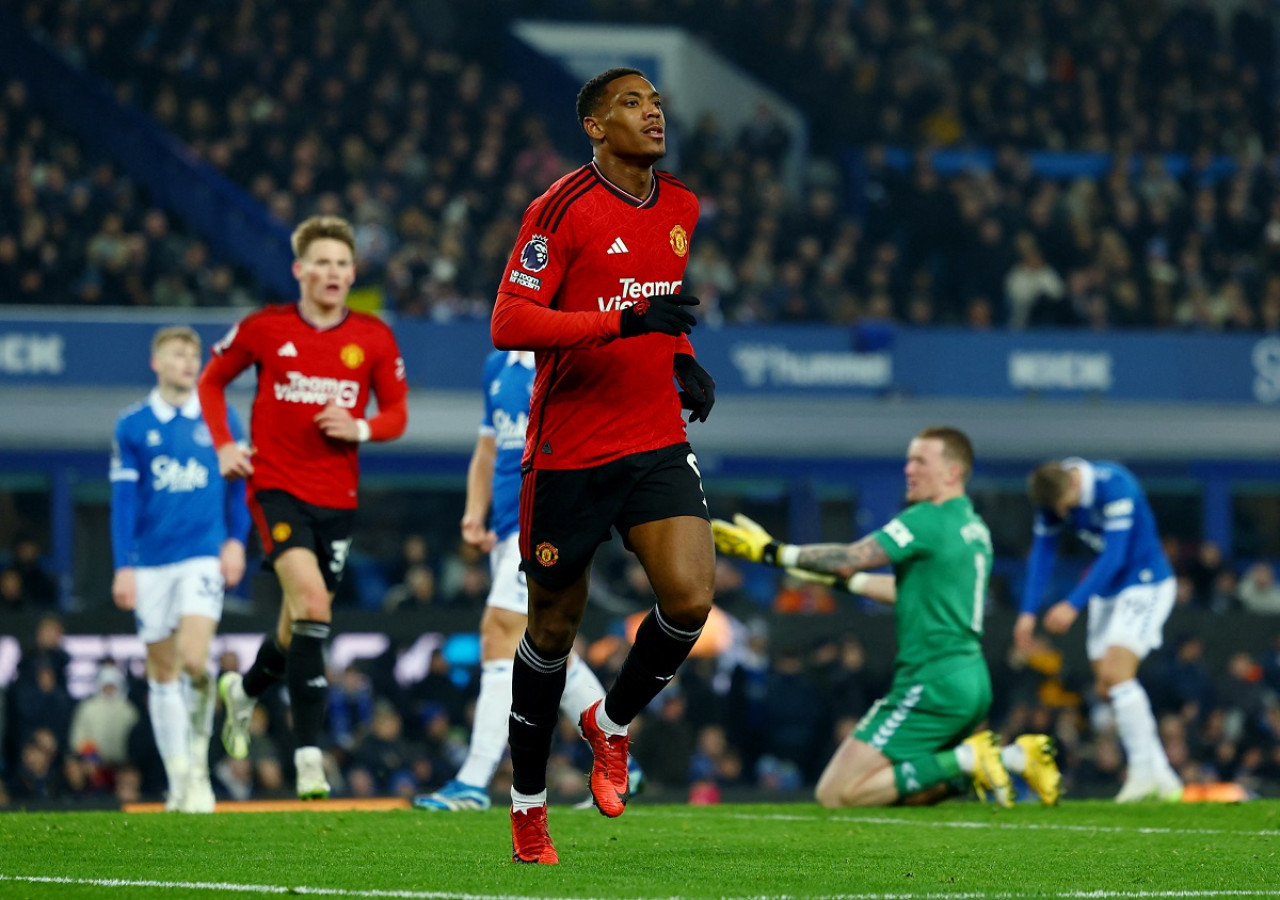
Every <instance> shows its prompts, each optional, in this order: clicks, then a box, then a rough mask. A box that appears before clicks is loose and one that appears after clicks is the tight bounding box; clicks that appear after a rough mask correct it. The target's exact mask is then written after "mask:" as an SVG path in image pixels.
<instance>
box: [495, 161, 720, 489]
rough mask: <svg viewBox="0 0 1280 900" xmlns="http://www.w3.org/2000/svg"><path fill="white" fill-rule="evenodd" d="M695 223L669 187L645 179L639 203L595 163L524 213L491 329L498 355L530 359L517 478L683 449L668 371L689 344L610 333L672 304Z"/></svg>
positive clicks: (663, 180) (689, 199)
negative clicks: (648, 309) (532, 367)
mask: <svg viewBox="0 0 1280 900" xmlns="http://www.w3.org/2000/svg"><path fill="white" fill-rule="evenodd" d="M697 223H698V198H697V197H696V196H694V194H693V192H692V191H690V190H689V189H688V188H686V187H685V186H684V185H683V184H682V183H681V182H680V181H678V180H677V179H676V178H674V177H673V176H671V175H669V174H667V173H666V172H655V174H654V179H653V187H652V190H651V191H650V193H649V195H648V196H647V197H645V198H643V199H641V198H638V197H633V196H631V195H630V194H628V193H626V192H625V191H623V190H621V189H620V188H618V187H616V186H615V185H613V184H611V183H610V182H609V181H608V180H606V179H605V177H604V176H603V175H602V174H601V173H600V171H599V169H597V168H596V166H595V164H594V163H591V164H589V165H586V166H583V167H582V168H580V169H578V170H577V171H575V172H571V173H570V174H568V175H566V176H565V177H564V178H561V179H560V180H559V181H557V182H556V183H555V184H553V185H552V186H551V188H550V189H549V190H548V191H547V192H546V193H545V194H543V195H542V196H541V197H539V198H538V199H536V200H534V201H533V203H531V204H530V205H529V208H528V210H526V211H525V214H524V221H523V223H522V224H521V228H520V236H519V237H518V238H517V239H516V244H515V248H514V249H513V250H512V253H511V259H510V261H509V262H508V265H507V268H506V270H505V274H504V276H503V282H502V286H501V287H500V288H499V291H498V299H497V303H496V304H495V305H494V311H493V321H492V323H491V331H492V335H493V340H494V345H495V346H497V347H498V348H499V349H504V350H506V349H511V350H516V349H519V350H533V351H535V353H536V360H537V376H536V377H535V379H534V386H533V397H532V399H531V401H530V411H529V427H528V431H527V432H526V439H525V453H524V465H525V466H526V467H532V468H535V469H578V468H586V467H588V466H598V465H602V464H603V463H607V462H610V461H611V460H614V459H618V458H619V457H622V456H626V455H628V454H631V453H640V452H643V451H646V450H655V449H657V448H659V447H666V446H670V445H671V444H676V443H680V442H681V441H684V440H685V423H684V418H683V417H682V415H681V408H680V400H679V397H678V395H677V391H676V387H675V382H674V380H673V370H674V365H675V354H676V353H688V354H692V353H693V348H692V347H691V346H690V344H689V340H688V338H687V337H685V336H684V335H680V336H678V337H673V336H671V335H665V334H646V335H641V336H639V337H630V338H620V337H619V336H618V329H619V321H620V318H621V312H622V310H623V309H625V308H626V307H628V306H631V305H632V304H634V303H636V302H638V301H641V300H644V299H647V298H649V297H653V296H656V295H658V294H677V293H680V289H681V286H682V284H683V282H684V270H685V264H686V263H687V262H688V261H689V243H690V240H691V238H692V236H693V230H694V226H696V225H697ZM690 311H691V312H692V313H693V314H694V315H695V316H696V315H697V313H698V309H697V307H692V308H691V309H690Z"/></svg>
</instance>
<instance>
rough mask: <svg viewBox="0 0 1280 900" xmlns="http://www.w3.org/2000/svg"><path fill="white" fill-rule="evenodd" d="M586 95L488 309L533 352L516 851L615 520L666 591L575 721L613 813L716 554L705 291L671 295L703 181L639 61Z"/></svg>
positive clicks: (534, 832) (694, 628)
mask: <svg viewBox="0 0 1280 900" xmlns="http://www.w3.org/2000/svg"><path fill="white" fill-rule="evenodd" d="M577 113H578V119H579V121H580V122H581V123H582V128H583V130H584V131H585V132H586V135H587V137H588V138H589V139H590V140H591V144H592V148H593V158H592V161H591V162H590V163H588V164H587V165H585V166H582V167H581V168H580V169H578V170H576V171H574V172H571V173H569V174H568V175H566V176H565V177H564V178H561V179H560V180H559V181H557V182H556V183H555V184H553V185H552V186H551V187H550V189H548V190H547V192H546V193H544V194H543V195H542V196H541V197H539V198H538V199H536V200H534V201H533V203H531V204H530V205H529V208H528V210H526V212H525V214H524V220H523V223H522V226H521V230H520V235H519V236H518V238H517V239H516V244H515V247H514V249H513V250H512V253H511V258H510V262H509V264H508V266H507V269H506V275H505V277H504V279H503V282H502V285H501V287H500V288H499V291H498V298H497V302H496V304H495V306H494V310H493V320H492V323H491V330H492V335H493V342H494V346H496V347H497V348H498V349H500V350H533V351H535V352H536V360H537V374H536V376H535V379H534V388H533V397H532V400H531V403H530V406H531V409H530V414H529V426H528V431H527V437H526V442H525V452H524V461H523V471H524V476H523V481H522V484H521V493H520V555H521V560H522V561H521V569H522V570H523V571H524V572H525V574H526V575H527V577H528V581H529V624H528V629H527V630H526V631H525V634H524V637H523V638H522V639H521V641H520V645H519V648H518V649H517V651H516V659H515V664H514V668H513V677H512V704H511V718H510V720H509V726H508V727H509V743H510V747H511V763H512V768H513V770H514V777H513V787H512V790H511V799H512V807H511V829H512V843H513V854H512V858H513V859H514V860H515V861H517V862H532V863H555V862H557V861H558V857H557V854H556V850H555V847H554V845H553V844H552V842H551V838H550V836H549V834H548V831H547V818H546V815H547V812H546V797H547V792H546V766H547V759H548V756H549V753H550V746H551V737H552V731H553V730H554V728H555V724H556V717H557V707H558V704H559V702H560V695H561V693H562V691H563V690H564V684H565V663H566V660H567V659H568V656H569V650H570V647H571V646H572V644H573V640H574V637H575V636H576V634H577V630H578V624H579V622H580V621H581V619H582V614H583V611H584V610H585V608H586V602H587V579H588V573H589V571H590V566H591V560H592V557H593V556H594V554H595V551H596V548H597V547H599V545H600V544H601V543H602V542H604V541H607V540H609V539H610V538H609V531H610V529H611V528H614V529H616V530H617V531H618V533H619V534H620V535H621V537H622V539H623V542H624V544H625V545H626V546H627V547H628V548H630V549H631V550H634V551H635V553H636V555H637V557H639V560H640V563H641V564H642V565H643V566H644V569H645V572H646V573H647V574H648V576H649V581H650V583H651V584H652V585H653V590H654V593H655V594H656V595H657V599H658V602H657V605H656V606H655V607H654V608H653V610H652V611H651V612H650V613H649V615H648V616H647V617H646V618H645V620H644V623H643V624H642V625H641V626H640V629H639V632H638V633H637V634H636V639H635V644H634V645H633V646H632V648H631V652H630V654H629V655H628V657H627V660H626V662H625V664H624V665H623V667H622V671H621V672H620V673H619V675H618V678H617V681H616V682H615V683H614V685H613V687H612V688H611V689H610V690H609V692H608V694H607V695H606V696H605V698H604V700H602V701H598V702H596V703H595V704H593V705H592V706H590V707H588V708H587V709H586V710H584V711H583V712H582V715H581V718H580V722H579V724H580V728H581V730H582V733H583V737H584V738H585V739H586V740H587V741H588V742H589V743H590V745H591V750H592V753H593V755H594V757H595V759H594V763H593V765H592V772H591V778H590V785H591V794H592V797H593V799H594V800H595V803H596V806H597V807H598V808H599V809H600V811H601V812H602V813H604V814H605V815H606V816H617V815H620V814H621V813H622V811H623V809H624V807H625V805H626V802H627V795H628V789H629V782H628V777H627V740H628V739H627V726H628V724H629V723H630V722H631V720H632V719H633V718H635V716H636V715H637V714H638V713H639V712H640V710H642V709H644V707H645V706H646V705H647V704H648V703H649V701H650V700H652V699H653V698H654V697H655V696H656V695H657V693H658V692H659V691H661V690H662V688H663V687H665V686H666V684H667V683H668V682H669V681H670V680H671V679H672V678H673V677H674V676H675V674H676V670H677V669H678V668H679V667H680V664H681V663H682V662H684V660H685V658H686V657H687V656H688V655H689V651H690V650H691V649H692V647H693V644H694V642H695V641H696V640H697V638H698V635H699V634H700V633H701V630H702V625H703V623H704V622H705V621H706V618H707V614H708V613H709V612H710V610H711V599H712V580H713V575H714V568H715V552H714V548H713V546H712V541H711V527H710V523H709V517H708V514H707V505H706V500H705V498H704V496H703V492H702V480H701V475H700V474H699V471H698V464H697V459H696V458H695V457H694V454H693V450H692V449H691V448H690V447H689V443H688V441H687V440H686V437H685V422H684V419H683V416H682V414H681V408H682V406H683V407H684V408H687V409H690V410H692V411H693V412H692V415H691V416H690V421H693V420H694V419H697V420H699V421H705V420H706V416H707V413H708V412H709V411H710V409H711V405H712V403H713V402H714V398H715V394H714V390H715V383H714V382H713V381H712V380H711V377H710V376H709V375H707V373H706V372H705V371H704V370H703V369H702V367H701V366H699V365H698V363H697V361H696V360H695V359H694V355H693V347H692V346H691V345H690V343H689V339H688V337H687V335H688V334H689V331H690V330H691V329H692V327H693V326H694V324H695V320H694V318H693V316H692V315H691V314H690V312H689V307H692V306H696V305H697V302H698V301H697V299H696V298H694V297H688V296H685V295H682V294H681V293H680V288H681V285H682V283H683V280H684V269H685V264H686V262H687V261H688V254H689V242H690V238H691V236H692V234H693V230H694V227H695V226H696V225H697V222H698V199H697V197H695V196H694V195H693V193H692V192H691V191H689V189H688V188H686V187H685V186H684V185H683V184H682V183H681V182H680V181H678V180H677V179H676V178H674V177H673V176H671V175H670V174H668V173H666V172H661V171H656V170H655V169H654V165H655V163H657V161H658V160H660V159H661V158H662V157H663V155H664V154H665V152H666V121H665V118H664V115H663V110H662V98H661V96H660V95H659V94H658V91H657V90H655V89H654V86H653V85H652V84H651V83H650V82H649V80H648V79H647V78H645V77H644V75H643V74H642V73H641V72H639V71H638V70H636V69H629V68H617V69H610V70H608V71H606V72H602V73H601V74H599V75H597V76H596V77H594V78H592V79H591V80H590V81H588V82H587V83H586V84H585V85H584V86H583V87H582V90H581V91H580V92H579V94H578V103H577ZM676 380H678V381H679V382H680V385H681V387H682V388H683V391H680V392H679V393H678V392H677V390H676V386H675V383H674V382H675V381H676Z"/></svg>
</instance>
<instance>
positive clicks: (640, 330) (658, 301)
mask: <svg viewBox="0 0 1280 900" xmlns="http://www.w3.org/2000/svg"><path fill="white" fill-rule="evenodd" d="M697 305H698V298H697V297H686V296H684V295H683V294H658V295H657V296H656V297H646V298H644V299H641V300H637V301H636V302H635V303H634V304H632V305H631V306H628V307H627V308H626V309H624V310H623V311H622V317H621V319H620V320H619V324H618V336H619V337H624V338H629V337H636V336H638V335H641V334H688V333H689V332H690V331H692V330H693V326H694V325H697V324H698V320H697V319H695V318H694V317H693V313H691V312H689V311H688V310H686V309H685V308H684V307H686V306H697Z"/></svg>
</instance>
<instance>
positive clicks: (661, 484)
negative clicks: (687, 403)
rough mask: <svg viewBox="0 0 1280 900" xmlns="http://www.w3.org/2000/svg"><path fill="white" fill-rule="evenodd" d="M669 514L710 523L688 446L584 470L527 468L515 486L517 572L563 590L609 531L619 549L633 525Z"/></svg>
mask: <svg viewBox="0 0 1280 900" xmlns="http://www.w3.org/2000/svg"><path fill="white" fill-rule="evenodd" d="M676 516H698V517H699V518H702V519H710V518H711V516H710V514H709V513H708V512H707V499H706V496H705V495H704V494H703V492H702V473H701V472H700V471H699V470H698V460H697V457H695V456H694V454H693V448H692V447H690V446H689V444H688V443H680V444H673V445H671V446H670V447H662V448H660V449H658V450H648V451H645V452H643V453H633V454H631V455H630V456H624V457H622V458H621V459H615V460H613V461H612V462H607V463H605V464H604V465H602V466H593V467H591V468H588V469H530V470H527V471H525V473H524V478H523V480H522V482H521V485H520V568H521V570H522V571H523V572H524V573H525V575H526V576H527V577H529V578H531V579H533V580H534V581H536V582H537V583H538V584H540V585H542V586H543V587H545V588H548V589H550V590H553V591H558V590H562V589H564V588H566V587H568V586H569V585H571V584H573V583H574V582H575V581H577V580H578V578H579V577H581V575H582V573H583V572H584V571H585V570H586V568H587V566H589V565H590V564H591V558H592V557H593V556H594V555H595V552H596V548H597V547H599V546H600V545H601V544H603V543H604V542H605V541H608V540H610V535H609V529H610V528H616V529H617V531H618V534H620V535H621V536H622V539H623V543H624V544H625V543H626V538H627V533H628V532H629V531H630V530H631V529H632V528H633V527H634V526H636V525H643V524H644V523H645V522H655V521H657V520H659V519H671V518H675V517H676Z"/></svg>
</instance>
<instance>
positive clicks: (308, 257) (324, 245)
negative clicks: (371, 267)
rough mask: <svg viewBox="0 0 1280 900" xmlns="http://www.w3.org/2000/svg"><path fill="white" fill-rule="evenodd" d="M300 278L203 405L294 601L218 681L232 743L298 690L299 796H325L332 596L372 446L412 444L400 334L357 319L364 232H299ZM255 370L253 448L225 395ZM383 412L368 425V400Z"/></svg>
mask: <svg viewBox="0 0 1280 900" xmlns="http://www.w3.org/2000/svg"><path fill="white" fill-rule="evenodd" d="M293 252H294V257H295V259H294V263H293V274H294V277H295V278H296V279H297V280H298V287H299V289H300V294H301V298H300V299H299V301H298V302H297V303H296V304H290V305H287V306H283V305H282V306H274V307H268V308H266V309H263V310H260V311H259V312H255V313H252V314H250V315H249V316H247V317H246V318H245V319H244V320H243V321H242V322H241V323H240V324H239V325H237V326H235V327H234V328H232V329H231V331H230V332H229V333H228V334H227V336H226V337H225V338H223V339H222V340H221V341H220V342H218V343H217V344H216V345H214V348H213V353H214V357H213V359H212V360H211V361H210V363H209V365H208V366H207V367H206V368H205V370H204V374H203V375H202V376H201V378H200V401H201V404H202V407H203V409H204V410H205V418H206V419H207V420H208V423H209V431H210V433H211V434H212V435H213V442H214V446H216V447H217V448H218V467H219V469H220V470H221V472H222V474H223V476H224V477H227V478H247V479H248V481H249V498H250V500H249V509H250V512H251V513H252V515H253V520H254V524H255V525H256V526H257V530H258V535H259V537H260V538H261V540H262V548H263V551H264V552H265V553H266V557H267V560H268V562H270V563H271V565H272V567H273V568H274V570H275V572H276V575H277V576H279V579H280V589H281V592H282V594H283V596H284V602H283V605H282V607H281V610H280V619H279V623H278V624H277V626H276V633H275V635H273V636H268V637H267V638H266V639H265V640H264V641H263V642H262V646H261V648H260V649H259V650H258V656H257V658H256V659H255V660H254V663H253V665H252V666H251V667H250V668H249V671H248V672H246V673H245V675H244V677H243V678H241V676H240V674H239V673H238V672H236V673H227V674H225V675H223V677H222V678H221V679H219V684H218V690H219V692H220V693H221V695H222V699H223V702H224V703H225V704H226V707H227V718H226V725H225V726H224V729H223V735H222V739H223V744H224V745H225V746H226V750H227V752H228V753H229V754H230V755H231V756H233V757H237V758H242V757H244V756H246V755H247V754H248V752H249V718H250V715H251V713H252V712H253V705H254V698H255V697H257V696H259V695H260V694H261V693H262V692H263V691H264V690H266V689H267V688H268V687H269V686H270V685H272V684H273V683H275V682H277V681H280V680H284V681H285V682H286V683H287V685H288V687H289V698H290V702H291V708H292V718H293V732H294V738H295V739H296V742H297V749H296V750H295V752H294V766H295V768H296V769H297V788H298V796H299V797H302V798H304V799H307V798H315V797H325V796H328V794H329V783H328V781H327V779H326V778H325V774H324V768H323V765H322V757H321V753H320V748H319V746H318V744H319V732H320V727H321V725H322V723H323V720H324V707H325V700H326V697H327V694H328V683H327V681H326V680H325V666H324V642H325V641H326V640H327V639H328V637H329V630H330V621H331V619H332V606H333V595H334V591H335V590H336V589H337V586H338V581H339V579H341V577H342V572H343V569H344V567H345V565H346V561H347V555H348V553H349V551H350V549H351V530H352V524H353V522H354V519H355V509H356V499H357V497H356V492H357V488H358V483H359V471H360V470H359V461H358V456H357V450H358V447H359V446H360V444H361V443H363V442H365V441H390V440H394V439H395V438H397V437H399V436H400V435H401V434H403V433H404V429H405V425H406V423H407V419H408V414H407V408H408V407H407V399H406V398H407V389H406V385H405V373H404V361H403V360H402V359H401V357H400V349H399V347H398V346H397V345H396V339H395V336H394V335H393V334H392V333H391V329H390V328H388V327H387V326H386V324H385V323H383V322H382V320H380V319H378V318H377V317H375V316H371V315H368V314H366V313H359V312H354V311H352V310H350V309H348V308H347V295H348V293H349V292H350V290H351V286H352V284H354V283H355V235H354V233H353V231H352V228H351V225H350V223H348V222H347V221H346V220H344V219H340V218H337V217H335V216H313V217H312V218H310V219H307V220H306V221H305V222H303V223H302V224H301V225H299V226H298V228H297V229H296V230H295V231H294V233H293ZM249 366H254V367H256V369H257V375H258V390H257V395H256V396H255V398H254V401H253V417H252V422H251V425H250V433H251V434H252V436H253V444H254V446H253V448H252V449H250V448H247V447H242V446H240V445H238V444H236V443H235V442H234V441H232V439H231V433H230V431H228V429H227V424H226V419H227V406H226V397H225V391H226V387H227V385H228V384H230V383H231V381H232V380H233V379H234V378H235V377H236V376H237V375H239V374H240V373H241V372H242V371H244V370H245V369H247V368H248V367H249ZM371 395H372V396H373V397H375V398H376V399H377V401H378V414H377V415H376V416H373V417H372V418H368V419H366V418H365V408H366V407H367V406H368V404H369V400H370V396H371Z"/></svg>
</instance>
